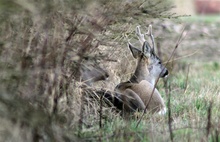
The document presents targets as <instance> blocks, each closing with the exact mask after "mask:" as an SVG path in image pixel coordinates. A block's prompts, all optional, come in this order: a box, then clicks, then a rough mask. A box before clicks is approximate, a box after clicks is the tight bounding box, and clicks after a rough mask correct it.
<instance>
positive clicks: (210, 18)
mask: <svg viewBox="0 0 220 142" xmlns="http://www.w3.org/2000/svg"><path fill="white" fill-rule="evenodd" d="M181 19H182V20H183V21H187V22H196V23H199V22H204V23H213V22H219V21H220V15H219V14H216V15H192V16H186V17H181Z"/></svg>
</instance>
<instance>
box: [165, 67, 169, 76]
mask: <svg viewBox="0 0 220 142" xmlns="http://www.w3.org/2000/svg"><path fill="white" fill-rule="evenodd" d="M168 74H169V72H168V70H167V69H165V73H164V77H166V76H168Z"/></svg>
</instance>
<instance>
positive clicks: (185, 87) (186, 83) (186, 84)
mask: <svg viewBox="0 0 220 142" xmlns="http://www.w3.org/2000/svg"><path fill="white" fill-rule="evenodd" d="M189 68H190V64H188V69H187V75H186V82H185V86H184V93H186V89H187V86H188V78H189Z"/></svg>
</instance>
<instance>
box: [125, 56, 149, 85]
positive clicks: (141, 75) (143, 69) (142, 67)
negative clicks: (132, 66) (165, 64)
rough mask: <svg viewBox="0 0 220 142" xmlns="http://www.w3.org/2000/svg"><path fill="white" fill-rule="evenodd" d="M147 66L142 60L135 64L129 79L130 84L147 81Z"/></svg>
mask: <svg viewBox="0 0 220 142" xmlns="http://www.w3.org/2000/svg"><path fill="white" fill-rule="evenodd" d="M147 67H148V64H147V63H146V61H144V60H143V59H141V58H140V59H139V60H138V63H137V67H136V70H135V72H134V74H133V75H132V76H131V78H130V80H129V81H130V82H131V83H139V82H141V81H142V80H147V81H148V80H149V70H148V68H147Z"/></svg>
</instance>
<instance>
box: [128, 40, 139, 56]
mask: <svg viewBox="0 0 220 142" xmlns="http://www.w3.org/2000/svg"><path fill="white" fill-rule="evenodd" d="M128 47H129V49H130V50H131V53H132V55H133V57H134V58H135V59H136V58H138V56H140V54H141V51H140V50H139V49H137V48H136V47H134V46H133V45H131V44H130V43H128Z"/></svg>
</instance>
